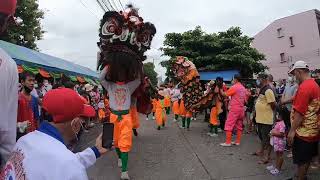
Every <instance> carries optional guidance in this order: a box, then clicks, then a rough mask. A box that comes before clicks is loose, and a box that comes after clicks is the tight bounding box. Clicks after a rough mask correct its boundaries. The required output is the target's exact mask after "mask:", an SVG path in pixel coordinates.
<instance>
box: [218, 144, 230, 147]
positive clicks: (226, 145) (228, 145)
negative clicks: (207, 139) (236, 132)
mask: <svg viewBox="0 0 320 180" xmlns="http://www.w3.org/2000/svg"><path fill="white" fill-rule="evenodd" d="M220 146H223V147H230V146H231V144H227V143H220Z"/></svg>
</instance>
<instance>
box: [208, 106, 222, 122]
mask: <svg viewBox="0 0 320 180" xmlns="http://www.w3.org/2000/svg"><path fill="white" fill-rule="evenodd" d="M221 112H222V103H221V102H220V101H216V106H215V107H212V108H211V112H210V124H212V125H214V126H217V125H219V119H218V116H219V114H220V113H221Z"/></svg>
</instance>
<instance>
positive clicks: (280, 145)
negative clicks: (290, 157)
mask: <svg viewBox="0 0 320 180" xmlns="http://www.w3.org/2000/svg"><path fill="white" fill-rule="evenodd" d="M285 130H286V128H285V124H284V121H283V111H282V110H279V113H278V117H277V118H276V123H275V125H274V127H273V129H272V130H271V132H270V136H271V138H270V144H271V145H272V146H273V149H274V151H275V153H276V165H275V166H273V165H271V166H268V167H267V169H268V170H269V171H270V173H271V174H273V175H278V174H279V173H280V170H281V167H282V164H283V151H284V149H285V147H286V138H285Z"/></svg>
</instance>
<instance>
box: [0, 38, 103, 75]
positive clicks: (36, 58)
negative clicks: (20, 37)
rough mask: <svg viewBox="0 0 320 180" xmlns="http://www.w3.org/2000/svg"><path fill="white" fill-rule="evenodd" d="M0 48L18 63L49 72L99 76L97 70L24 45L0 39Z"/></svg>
mask: <svg viewBox="0 0 320 180" xmlns="http://www.w3.org/2000/svg"><path fill="white" fill-rule="evenodd" d="M0 48H2V49H3V50H4V51H6V52H7V53H8V54H9V55H10V56H11V58H12V59H14V60H15V61H16V63H17V64H18V65H22V64H24V65H27V66H35V67H39V68H43V69H45V70H46V71H48V72H57V73H65V74H67V75H73V76H77V75H78V76H87V77H91V78H97V77H98V75H97V73H96V72H95V71H93V70H91V69H89V68H87V67H83V66H80V65H78V64H74V63H72V62H69V61H66V60H64V59H60V58H57V57H54V56H50V55H48V54H44V53H40V52H37V51H34V50H31V49H28V48H25V47H22V46H18V45H15V44H12V43H8V42H5V41H1V40H0Z"/></svg>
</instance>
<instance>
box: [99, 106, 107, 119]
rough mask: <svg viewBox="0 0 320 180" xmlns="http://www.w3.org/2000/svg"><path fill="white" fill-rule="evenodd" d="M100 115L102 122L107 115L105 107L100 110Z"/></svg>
mask: <svg viewBox="0 0 320 180" xmlns="http://www.w3.org/2000/svg"><path fill="white" fill-rule="evenodd" d="M98 117H99V121H100V122H102V121H103V120H104V118H105V117H106V113H105V112H104V109H99V110H98Z"/></svg>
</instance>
